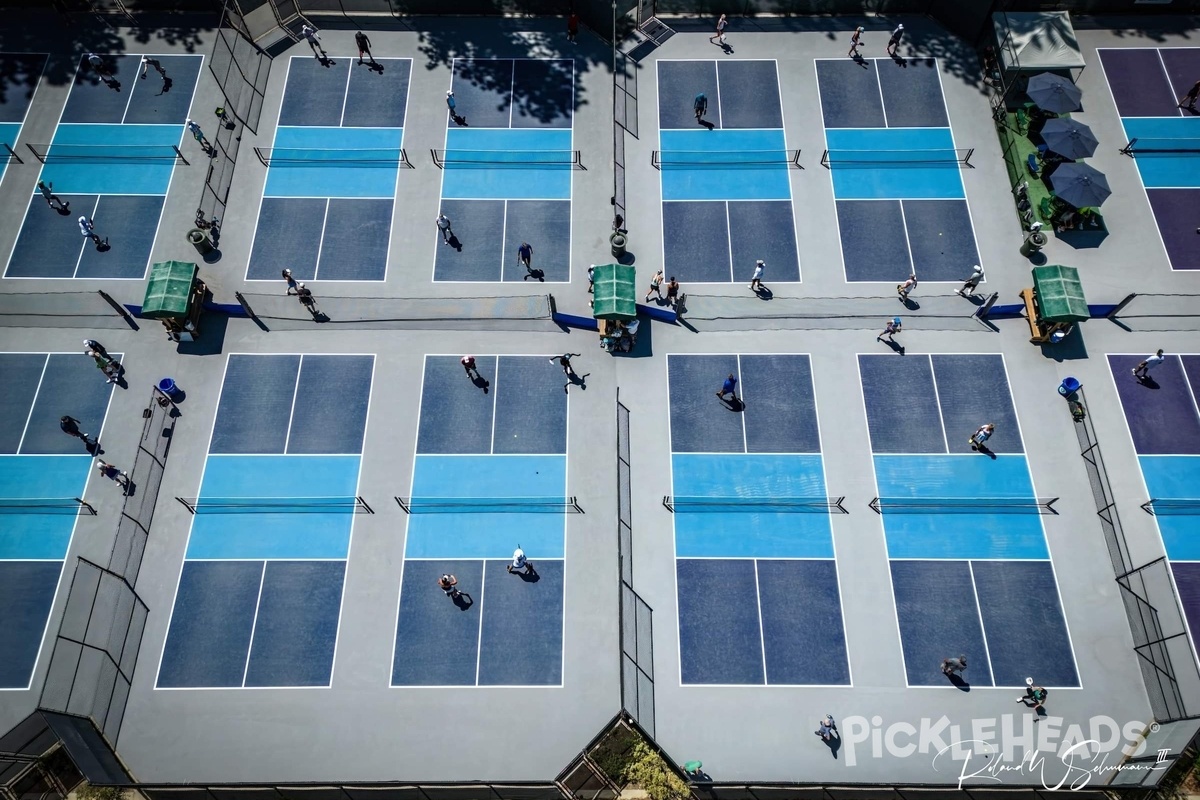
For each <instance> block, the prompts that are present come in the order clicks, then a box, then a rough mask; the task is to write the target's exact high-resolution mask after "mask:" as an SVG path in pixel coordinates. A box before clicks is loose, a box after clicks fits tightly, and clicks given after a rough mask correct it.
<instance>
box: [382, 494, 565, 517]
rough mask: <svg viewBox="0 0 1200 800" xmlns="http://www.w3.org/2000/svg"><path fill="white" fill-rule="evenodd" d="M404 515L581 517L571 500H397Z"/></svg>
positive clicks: (536, 498) (517, 498)
mask: <svg viewBox="0 0 1200 800" xmlns="http://www.w3.org/2000/svg"><path fill="white" fill-rule="evenodd" d="M396 502H397V503H398V504H399V506H400V508H402V509H404V513H405V514H582V513H583V509H582V508H581V507H580V505H579V501H578V500H577V499H576V498H575V497H574V496H570V497H397V498H396Z"/></svg>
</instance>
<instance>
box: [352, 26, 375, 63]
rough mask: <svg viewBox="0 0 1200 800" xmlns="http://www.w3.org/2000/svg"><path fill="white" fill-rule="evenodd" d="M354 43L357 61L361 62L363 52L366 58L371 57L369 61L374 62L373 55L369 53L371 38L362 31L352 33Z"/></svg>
mask: <svg viewBox="0 0 1200 800" xmlns="http://www.w3.org/2000/svg"><path fill="white" fill-rule="evenodd" d="M354 44H356V45H357V46H358V63H359V64H362V63H363V62H362V57H363V53H366V54H367V58H369V59H371V63H372V64H374V63H375V56H373V55H371V40H370V39H368V38H367V35H366V34H365V33H363V32H362V31H359V32H358V33H356V34H354Z"/></svg>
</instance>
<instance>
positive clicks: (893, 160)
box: [821, 147, 975, 169]
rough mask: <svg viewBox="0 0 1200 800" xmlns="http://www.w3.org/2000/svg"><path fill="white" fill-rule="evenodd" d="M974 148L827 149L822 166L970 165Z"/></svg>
mask: <svg viewBox="0 0 1200 800" xmlns="http://www.w3.org/2000/svg"><path fill="white" fill-rule="evenodd" d="M974 153H975V148H973V147H958V148H951V147H944V148H934V149H928V150H826V151H825V152H824V154H822V155H821V166H823V167H826V168H827V169H870V168H872V167H889V168H895V167H899V168H904V167H914V168H915V167H922V168H927V167H955V168H958V167H959V166H960V165H966V166H968V167H970V166H971V156H972V155H973V154H974Z"/></svg>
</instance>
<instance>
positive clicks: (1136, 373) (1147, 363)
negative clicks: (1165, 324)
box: [1133, 349, 1167, 381]
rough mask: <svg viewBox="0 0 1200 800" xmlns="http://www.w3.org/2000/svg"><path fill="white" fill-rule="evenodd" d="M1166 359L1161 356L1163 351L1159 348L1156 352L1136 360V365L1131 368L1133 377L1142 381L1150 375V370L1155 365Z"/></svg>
mask: <svg viewBox="0 0 1200 800" xmlns="http://www.w3.org/2000/svg"><path fill="white" fill-rule="evenodd" d="M1166 360H1167V359H1166V358H1165V357H1164V356H1163V351H1162V350H1161V349H1160V350H1159V351H1158V352H1157V353H1155V354H1154V355H1152V356H1149V357H1147V358H1145V359H1143V360H1141V361H1139V362H1138V365H1137V366H1136V367H1134V368H1133V377H1135V378H1137V379H1138V380H1139V381H1144V380H1146V379H1147V378H1149V377H1150V370H1152V369H1154V368H1155V367H1157V366H1158V365H1159V364H1161V363H1163V362H1164V361H1166Z"/></svg>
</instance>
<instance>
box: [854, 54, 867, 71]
mask: <svg viewBox="0 0 1200 800" xmlns="http://www.w3.org/2000/svg"><path fill="white" fill-rule="evenodd" d="M850 58H851V59H853V60H854V63H855V64H858V65H859V66H860V67H862V68H863V69H870V68H871V65H870V64H868V63H867V60H866V59H865V58H863V57H862V54H861V53H855V54H854V55H852V56H851V57H850Z"/></svg>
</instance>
